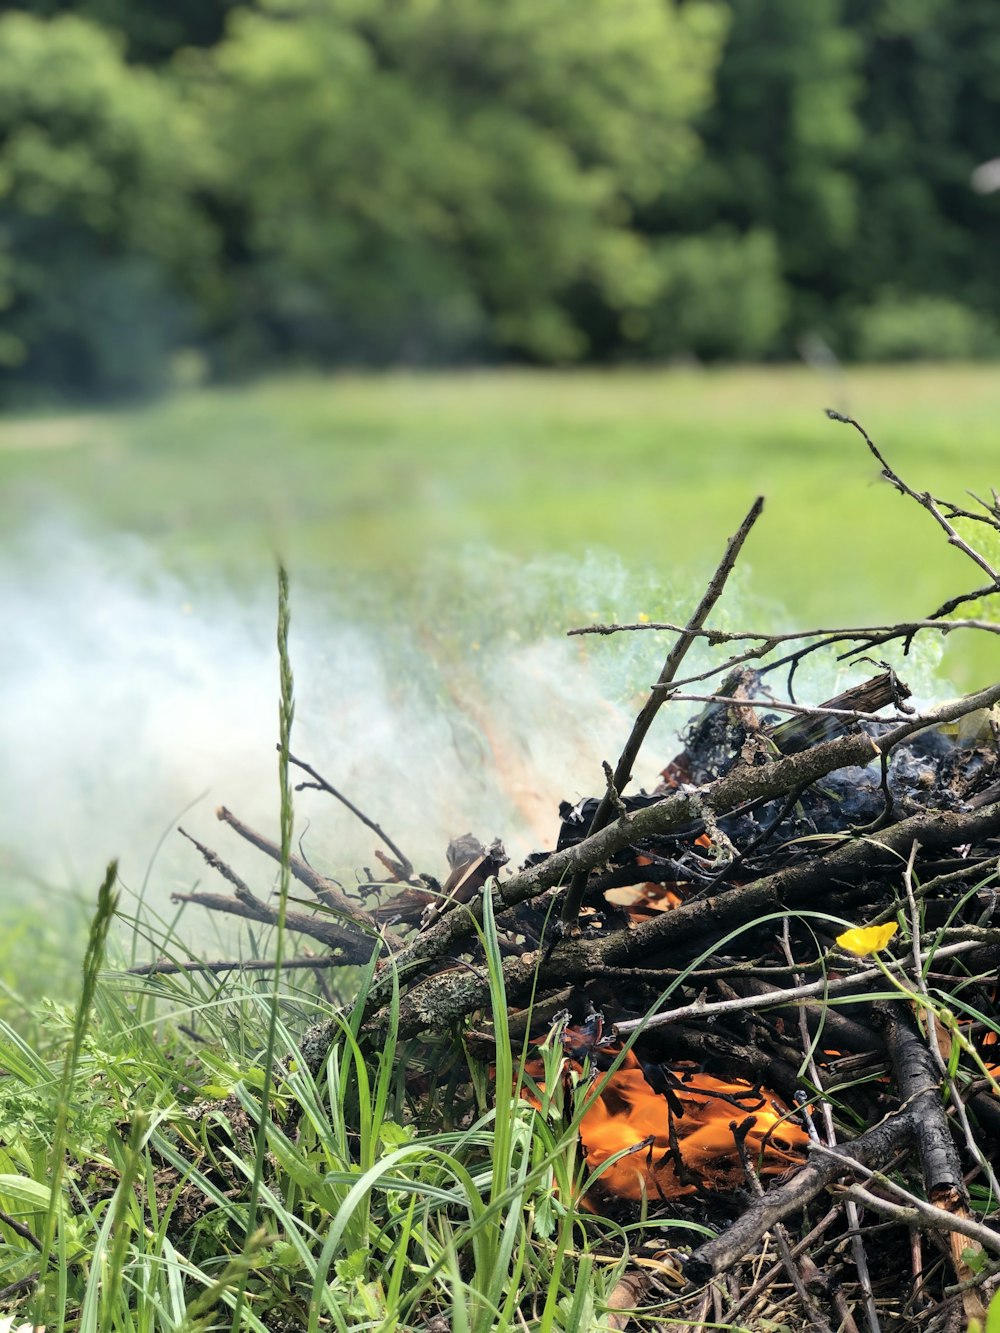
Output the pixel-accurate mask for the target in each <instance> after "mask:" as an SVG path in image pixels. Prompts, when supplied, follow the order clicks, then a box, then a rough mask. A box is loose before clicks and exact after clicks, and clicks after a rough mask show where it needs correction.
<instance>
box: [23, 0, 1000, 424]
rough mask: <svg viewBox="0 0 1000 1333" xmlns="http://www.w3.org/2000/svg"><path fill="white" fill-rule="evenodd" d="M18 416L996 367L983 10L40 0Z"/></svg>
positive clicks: (33, 48)
mask: <svg viewBox="0 0 1000 1333" xmlns="http://www.w3.org/2000/svg"><path fill="white" fill-rule="evenodd" d="M0 63H2V66H3V69H4V80H3V82H2V84H0V314H2V317H3V322H2V326H0V393H4V394H5V395H7V396H8V397H10V396H12V395H14V396H16V395H18V394H21V395H23V394H26V393H29V392H38V391H44V392H49V391H51V390H52V389H57V390H63V391H67V392H69V393H71V394H74V395H79V394H82V393H89V392H97V393H104V394H108V393H110V394H119V393H129V392H137V391H144V390H147V389H149V388H154V387H156V386H157V385H159V384H162V383H167V382H169V381H170V379H171V377H172V375H173V374H174V367H175V365H176V364H177V363H178V359H180V360H182V361H183V362H184V364H185V365H191V364H192V363H193V361H194V360H197V361H198V362H199V363H200V364H201V365H202V366H203V368H204V369H205V370H207V371H208V372H214V373H218V374H228V373H234V372H238V373H242V372H245V371H248V370H254V369H258V368H262V367H265V366H268V365H274V364H280V363H281V362H283V361H294V362H303V361H307V362H311V363H313V364H319V365H337V364H350V363H374V364H381V363H386V362H393V361H399V360H403V361H408V362H414V361H416V362H428V361H430V362H452V361H455V360H469V359H495V358H498V357H507V358H509V357H515V358H527V359H530V360H534V361H538V362H552V361H557V362H565V361H570V360H578V359H590V360H619V359H625V358H640V359H642V358H647V359H652V358H664V357H673V356H692V355H693V356H697V357H701V358H728V359H755V358H762V357H785V356H789V355H795V354H796V352H797V350H798V349H799V348H801V347H802V346H804V345H806V344H807V343H808V342H809V340H812V342H813V343H815V341H816V339H817V338H820V339H822V340H823V341H824V342H825V343H826V344H828V345H829V346H830V347H831V348H832V349H833V350H834V351H835V352H836V353H837V354H838V355H841V356H846V357H869V358H876V359H877V358H886V357H906V356H935V355H936V356H956V357H960V356H965V357H967V356H983V355H992V354H993V353H994V352H996V351H997V350H998V348H1000V339H998V336H997V333H996V316H997V307H998V303H1000V257H998V254H997V252H996V248H995V247H994V246H993V245H992V239H993V231H994V227H995V224H996V219H997V215H998V209H1000V197H998V196H997V195H989V194H977V193H976V192H975V191H974V190H973V189H972V188H971V184H970V181H971V175H972V171H973V169H974V168H975V167H976V166H977V164H979V163H981V162H982V161H984V160H985V159H989V158H991V157H994V156H998V155H1000V115H998V114H997V113H998V103H1000V9H998V8H997V6H996V5H995V4H993V3H992V0H968V3H966V4H963V5H954V4H950V3H948V0H913V2H912V3H907V4H902V3H899V0H874V3H873V2H871V0H810V3H808V4H803V3H801V0H739V3H736V0H542V2H540V0H503V2H502V3H501V0H391V3H387V0H256V3H253V4H244V5H238V4H235V3H230V0H208V2H207V3H203V2H202V0H179V2H178V3H177V4H172V5H169V6H167V5H162V4H154V3H151V2H150V0H79V3H74V4H69V3H61V2H60V0H30V2H29V0H25V3H22V4H21V5H19V6H18V7H17V8H13V9H10V8H8V9H7V10H6V11H5V12H4V13H3V14H2V15H0Z"/></svg>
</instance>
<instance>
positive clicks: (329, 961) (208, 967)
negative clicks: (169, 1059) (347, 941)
mask: <svg viewBox="0 0 1000 1333" xmlns="http://www.w3.org/2000/svg"><path fill="white" fill-rule="evenodd" d="M286 924H287V922H286ZM356 966H357V961H356V960H355V959H351V958H344V957H342V956H339V955H338V956H337V957H336V958H334V957H331V955H329V954H325V955H323V956H322V957H316V958H283V959H282V961H281V970H282V971H283V972H296V971H303V970H305V969H310V968H312V969H314V970H315V971H321V970H322V969H324V968H328V967H356ZM274 967H275V963H274V959H273V958H220V959H217V960H216V961H214V962H199V961H198V960H196V959H193V960H191V961H190V962H185V963H178V962H170V961H168V960H167V959H165V958H161V959H160V960H159V961H157V962H155V963H142V964H141V965H139V966H137V967H130V968H129V969H128V973H129V976H133V977H153V976H176V975H178V974H180V973H185V972H205V973H210V974H213V975H215V974H218V973H220V972H273V971H274Z"/></svg>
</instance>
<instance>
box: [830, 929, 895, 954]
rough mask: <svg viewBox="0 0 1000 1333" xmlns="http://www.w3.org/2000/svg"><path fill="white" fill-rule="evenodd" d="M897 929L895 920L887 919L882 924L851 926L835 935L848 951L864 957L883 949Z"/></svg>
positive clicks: (841, 945) (842, 946)
mask: <svg viewBox="0 0 1000 1333" xmlns="http://www.w3.org/2000/svg"><path fill="white" fill-rule="evenodd" d="M898 929H899V926H897V925H896V923H895V921H887V922H886V923H885V925H884V926H852V928H851V929H850V930H845V931H844V933H843V935H838V936H837V943H838V944H839V945H840V947H841V948H842V949H846V950H847V952H848V953H853V954H857V956H858V957H859V958H864V957H866V956H867V955H868V954H870V953H878V951H879V949H884V948H885V946H886V945H887V944H888V943H889V941H890V940H891V939H892V937H893V935H895V933H896V931H897V930H898Z"/></svg>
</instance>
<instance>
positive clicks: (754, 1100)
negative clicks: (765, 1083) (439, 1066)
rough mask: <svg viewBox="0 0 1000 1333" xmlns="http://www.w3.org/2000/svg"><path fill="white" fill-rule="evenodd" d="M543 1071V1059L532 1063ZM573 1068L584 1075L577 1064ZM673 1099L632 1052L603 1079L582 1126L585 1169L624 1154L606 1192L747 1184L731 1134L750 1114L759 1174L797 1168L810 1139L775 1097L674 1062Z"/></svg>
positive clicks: (666, 1192)
mask: <svg viewBox="0 0 1000 1333" xmlns="http://www.w3.org/2000/svg"><path fill="white" fill-rule="evenodd" d="M531 1064H532V1065H533V1066H535V1069H534V1071H533V1070H532V1068H531V1066H529V1072H534V1073H537V1074H539V1075H540V1074H541V1062H540V1061H538V1062H535V1061H532V1062H531ZM567 1065H568V1066H569V1068H572V1069H576V1070H577V1071H579V1069H580V1066H579V1065H578V1064H577V1063H576V1062H575V1061H567ZM671 1072H672V1073H673V1075H674V1086H673V1087H672V1088H671V1089H670V1093H669V1095H664V1094H663V1093H659V1092H656V1091H655V1090H654V1089H653V1088H652V1087H651V1086H650V1084H649V1082H648V1081H647V1079H646V1076H645V1074H644V1073H643V1070H642V1066H641V1065H640V1063H639V1061H638V1060H637V1059H636V1057H635V1055H634V1053H633V1052H632V1051H628V1052H627V1053H626V1055H625V1058H624V1060H623V1061H622V1064H621V1066H620V1067H619V1068H618V1069H617V1070H615V1072H614V1073H612V1074H605V1075H603V1076H599V1077H598V1079H597V1081H596V1082H595V1084H594V1087H593V1089H592V1090H591V1092H590V1094H589V1097H588V1105H587V1109H586V1112H585V1113H584V1116H583V1119H582V1121H581V1124H580V1140H581V1143H582V1145H583V1148H584V1151H585V1152H586V1156H587V1165H588V1167H590V1169H591V1170H592V1171H594V1170H596V1169H597V1168H598V1167H600V1166H601V1165H602V1164H603V1163H605V1162H607V1161H608V1159H609V1158H611V1157H614V1156H615V1154H616V1153H619V1152H622V1151H623V1150H631V1151H628V1152H627V1155H626V1156H624V1157H621V1158H619V1160H618V1161H616V1162H613V1163H612V1165H611V1166H609V1167H607V1168H606V1169H605V1170H604V1171H603V1172H602V1173H601V1175H600V1177H599V1182H598V1183H599V1185H600V1187H601V1188H602V1189H604V1190H605V1191H607V1192H608V1193H611V1194H615V1195H618V1196H620V1197H622V1198H626V1199H641V1198H642V1195H643V1192H644V1191H645V1193H646V1194H647V1195H649V1196H650V1197H652V1198H656V1197H660V1198H665V1199H670V1198H675V1197H676V1196H677V1195H680V1194H690V1193H692V1192H693V1191H694V1190H697V1189H726V1188H732V1187H733V1186H735V1185H739V1184H742V1183H743V1182H744V1173H743V1168H742V1165H741V1163H740V1159H739V1153H738V1151H737V1146H736V1138H735V1134H734V1129H735V1128H736V1127H737V1126H739V1125H741V1124H742V1123H743V1122H744V1121H745V1120H746V1119H747V1117H748V1116H752V1117H753V1121H754V1123H753V1126H752V1127H751V1129H750V1130H749V1132H748V1133H747V1136H746V1141H745V1142H746V1152H747V1155H748V1158H749V1160H750V1162H751V1164H752V1165H753V1167H754V1169H755V1170H756V1171H757V1172H758V1173H759V1174H761V1175H774V1174H777V1173H779V1172H782V1171H786V1170H788V1169H789V1168H790V1167H794V1166H798V1165H800V1164H801V1162H802V1159H803V1153H802V1149H803V1148H804V1147H805V1144H806V1143H807V1142H808V1136H807V1134H806V1132H805V1131H804V1130H803V1129H801V1128H800V1126H799V1125H798V1124H796V1123H795V1122H794V1121H791V1120H789V1119H788V1118H787V1117H788V1114H789V1112H788V1110H787V1108H785V1107H784V1106H782V1105H781V1103H780V1102H779V1101H778V1100H777V1098H776V1097H774V1096H773V1094H771V1093H769V1092H766V1091H761V1090H759V1089H756V1088H755V1087H754V1086H753V1085H752V1084H750V1083H747V1082H745V1081H743V1080H741V1079H734V1080H731V1081H728V1082H727V1081H725V1080H723V1079H719V1078H715V1077H713V1076H712V1075H711V1074H704V1073H700V1072H699V1071H697V1070H696V1069H695V1068H694V1066H691V1065H683V1064H682V1065H676V1066H674V1067H673V1069H672V1071H671Z"/></svg>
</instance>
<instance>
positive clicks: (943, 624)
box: [566, 589, 1000, 648]
mask: <svg viewBox="0 0 1000 1333" xmlns="http://www.w3.org/2000/svg"><path fill="white" fill-rule="evenodd" d="M987 591H990V590H989V589H985V590H984V589H980V590H979V593H978V596H983V595H984V592H987ZM921 629H933V630H937V631H938V633H939V634H950V633H951V631H952V630H954V629H978V630H985V631H986V632H987V633H988V634H1000V625H998V624H997V623H996V622H995V621H992V620H937V619H927V620H905V621H900V623H899V624H898V625H855V626H850V625H848V626H844V627H840V626H837V627H829V628H824V627H822V626H820V627H819V628H818V629H796V630H786V631H785V632H784V633H781V634H777V633H775V632H774V631H773V630H766V631H761V630H722V629H700V630H692V629H689V628H688V627H687V626H686V625H678V624H675V623H674V622H673V621H671V620H642V621H639V622H637V623H634V624H628V625H619V624H618V623H617V622H615V623H612V624H609V625H608V624H605V625H579V626H577V628H576V629H570V630H567V631H566V636H567V638H573V637H575V636H577V635H582V634H626V633H635V632H639V631H642V630H669V631H670V633H672V634H691V635H693V636H694V637H695V638H699V639H707V640H708V643H709V647H712V648H714V647H715V646H716V645H717V644H720V643H739V642H741V641H744V640H750V641H752V640H759V641H761V642H762V643H773V644H778V643H793V642H795V640H797V639H826V638H830V637H831V636H833V637H835V638H837V639H867V638H868V637H869V636H870V635H873V634H888V633H893V634H911V633H916V631H917V630H921Z"/></svg>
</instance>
